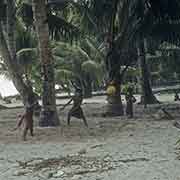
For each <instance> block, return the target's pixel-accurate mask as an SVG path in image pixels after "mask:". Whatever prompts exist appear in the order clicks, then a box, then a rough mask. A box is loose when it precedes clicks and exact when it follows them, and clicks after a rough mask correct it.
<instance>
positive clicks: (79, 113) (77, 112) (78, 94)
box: [60, 87, 88, 127]
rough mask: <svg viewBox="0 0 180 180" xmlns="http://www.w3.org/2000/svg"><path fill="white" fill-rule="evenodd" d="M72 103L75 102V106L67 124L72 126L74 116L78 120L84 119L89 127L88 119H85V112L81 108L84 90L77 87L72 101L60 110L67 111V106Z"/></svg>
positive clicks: (69, 114) (69, 113)
mask: <svg viewBox="0 0 180 180" xmlns="http://www.w3.org/2000/svg"><path fill="white" fill-rule="evenodd" d="M72 101H73V106H72V108H71V109H70V110H69V112H68V119H67V124H68V125H70V120H71V116H73V117H76V118H78V119H83V122H84V124H85V126H86V127H88V124H87V121H86V118H85V116H84V113H83V110H82V108H81V104H82V101H83V94H82V89H81V88H78V87H76V89H75V95H74V97H72V98H71V99H70V101H69V102H68V103H67V104H65V105H64V106H63V108H61V109H60V110H63V109H65V107H66V106H67V105H69V104H70V103H71V102H72Z"/></svg>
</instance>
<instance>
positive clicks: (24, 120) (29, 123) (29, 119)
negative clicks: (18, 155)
mask: <svg viewBox="0 0 180 180" xmlns="http://www.w3.org/2000/svg"><path fill="white" fill-rule="evenodd" d="M36 105H37V102H36V103H34V104H32V105H31V106H30V105H27V106H25V112H24V113H23V114H20V115H18V118H19V120H18V123H17V125H16V128H14V130H16V129H18V128H20V127H21V126H22V125H23V136H22V138H23V140H24V141H25V140H26V136H27V132H28V130H29V131H30V134H31V136H33V112H34V107H35V106H36Z"/></svg>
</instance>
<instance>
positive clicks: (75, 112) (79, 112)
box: [69, 107, 84, 119]
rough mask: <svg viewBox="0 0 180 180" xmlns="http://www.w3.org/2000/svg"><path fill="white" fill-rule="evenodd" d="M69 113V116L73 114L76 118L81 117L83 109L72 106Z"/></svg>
mask: <svg viewBox="0 0 180 180" xmlns="http://www.w3.org/2000/svg"><path fill="white" fill-rule="evenodd" d="M69 115H70V116H73V117H76V118H78V119H81V118H83V117H84V114H83V111H82V108H81V107H79V108H76V109H74V108H72V109H71V110H70V111H69Z"/></svg>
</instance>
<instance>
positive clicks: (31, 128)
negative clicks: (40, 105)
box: [30, 125, 34, 136]
mask: <svg viewBox="0 0 180 180" xmlns="http://www.w3.org/2000/svg"><path fill="white" fill-rule="evenodd" d="M30 134H31V136H34V133H33V125H32V126H31V127H30Z"/></svg>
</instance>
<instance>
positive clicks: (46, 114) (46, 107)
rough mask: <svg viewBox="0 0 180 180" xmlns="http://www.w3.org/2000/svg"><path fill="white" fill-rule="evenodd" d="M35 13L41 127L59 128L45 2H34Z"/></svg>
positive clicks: (35, 0)
mask: <svg viewBox="0 0 180 180" xmlns="http://www.w3.org/2000/svg"><path fill="white" fill-rule="evenodd" d="M32 2H33V12H34V19H35V25H36V31H37V35H38V40H39V52H40V60H41V71H42V83H43V88H42V89H43V92H42V111H41V116H40V122H39V125H40V126H57V125H59V118H58V114H57V109H56V99H55V80H54V64H53V59H52V54H51V49H50V45H49V29H48V24H47V14H46V5H45V0H33V1H32Z"/></svg>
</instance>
